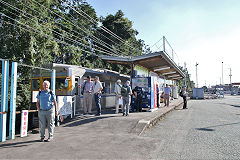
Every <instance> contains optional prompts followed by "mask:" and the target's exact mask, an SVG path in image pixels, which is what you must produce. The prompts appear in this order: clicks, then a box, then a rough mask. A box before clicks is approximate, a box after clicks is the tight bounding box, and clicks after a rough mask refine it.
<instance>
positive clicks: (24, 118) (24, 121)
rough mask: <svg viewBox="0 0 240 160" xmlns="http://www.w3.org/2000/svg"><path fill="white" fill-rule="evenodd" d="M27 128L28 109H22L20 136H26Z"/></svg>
mask: <svg viewBox="0 0 240 160" xmlns="http://www.w3.org/2000/svg"><path fill="white" fill-rule="evenodd" d="M27 130H28V110H22V113H21V137H26V136H27Z"/></svg>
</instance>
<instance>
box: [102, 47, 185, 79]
mask: <svg viewBox="0 0 240 160" xmlns="http://www.w3.org/2000/svg"><path fill="white" fill-rule="evenodd" d="M102 59H103V60H105V61H107V62H109V63H115V64H121V65H127V66H132V65H139V66H142V67H145V68H147V69H148V70H149V71H152V72H155V73H157V74H158V75H159V76H164V77H165V78H166V79H168V80H179V79H182V78H184V77H185V74H184V73H183V72H182V70H181V69H180V68H179V67H178V66H177V64H176V63H175V62H174V61H173V60H172V59H171V58H170V57H169V56H168V55H167V54H166V53H165V52H164V51H160V52H154V53H151V54H145V55H141V56H136V57H131V58H126V57H114V56H102Z"/></svg>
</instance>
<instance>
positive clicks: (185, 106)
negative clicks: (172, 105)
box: [181, 87, 188, 109]
mask: <svg viewBox="0 0 240 160" xmlns="http://www.w3.org/2000/svg"><path fill="white" fill-rule="evenodd" d="M187 95H188V92H187V91H186V87H183V89H182V92H181V96H182V97H183V103H184V104H183V109H187Z"/></svg>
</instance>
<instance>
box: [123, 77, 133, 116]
mask: <svg viewBox="0 0 240 160" xmlns="http://www.w3.org/2000/svg"><path fill="white" fill-rule="evenodd" d="M131 95H132V89H131V86H130V81H126V83H125V84H124V85H123V86H122V88H121V96H122V98H123V116H128V115H129V108H130V103H131Z"/></svg>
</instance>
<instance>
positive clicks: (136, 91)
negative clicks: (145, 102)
mask: <svg viewBox="0 0 240 160" xmlns="http://www.w3.org/2000/svg"><path fill="white" fill-rule="evenodd" d="M133 94H134V96H135V104H136V111H137V112H142V96H143V90H142V88H141V87H138V86H136V87H135V88H134V89H133Z"/></svg>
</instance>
